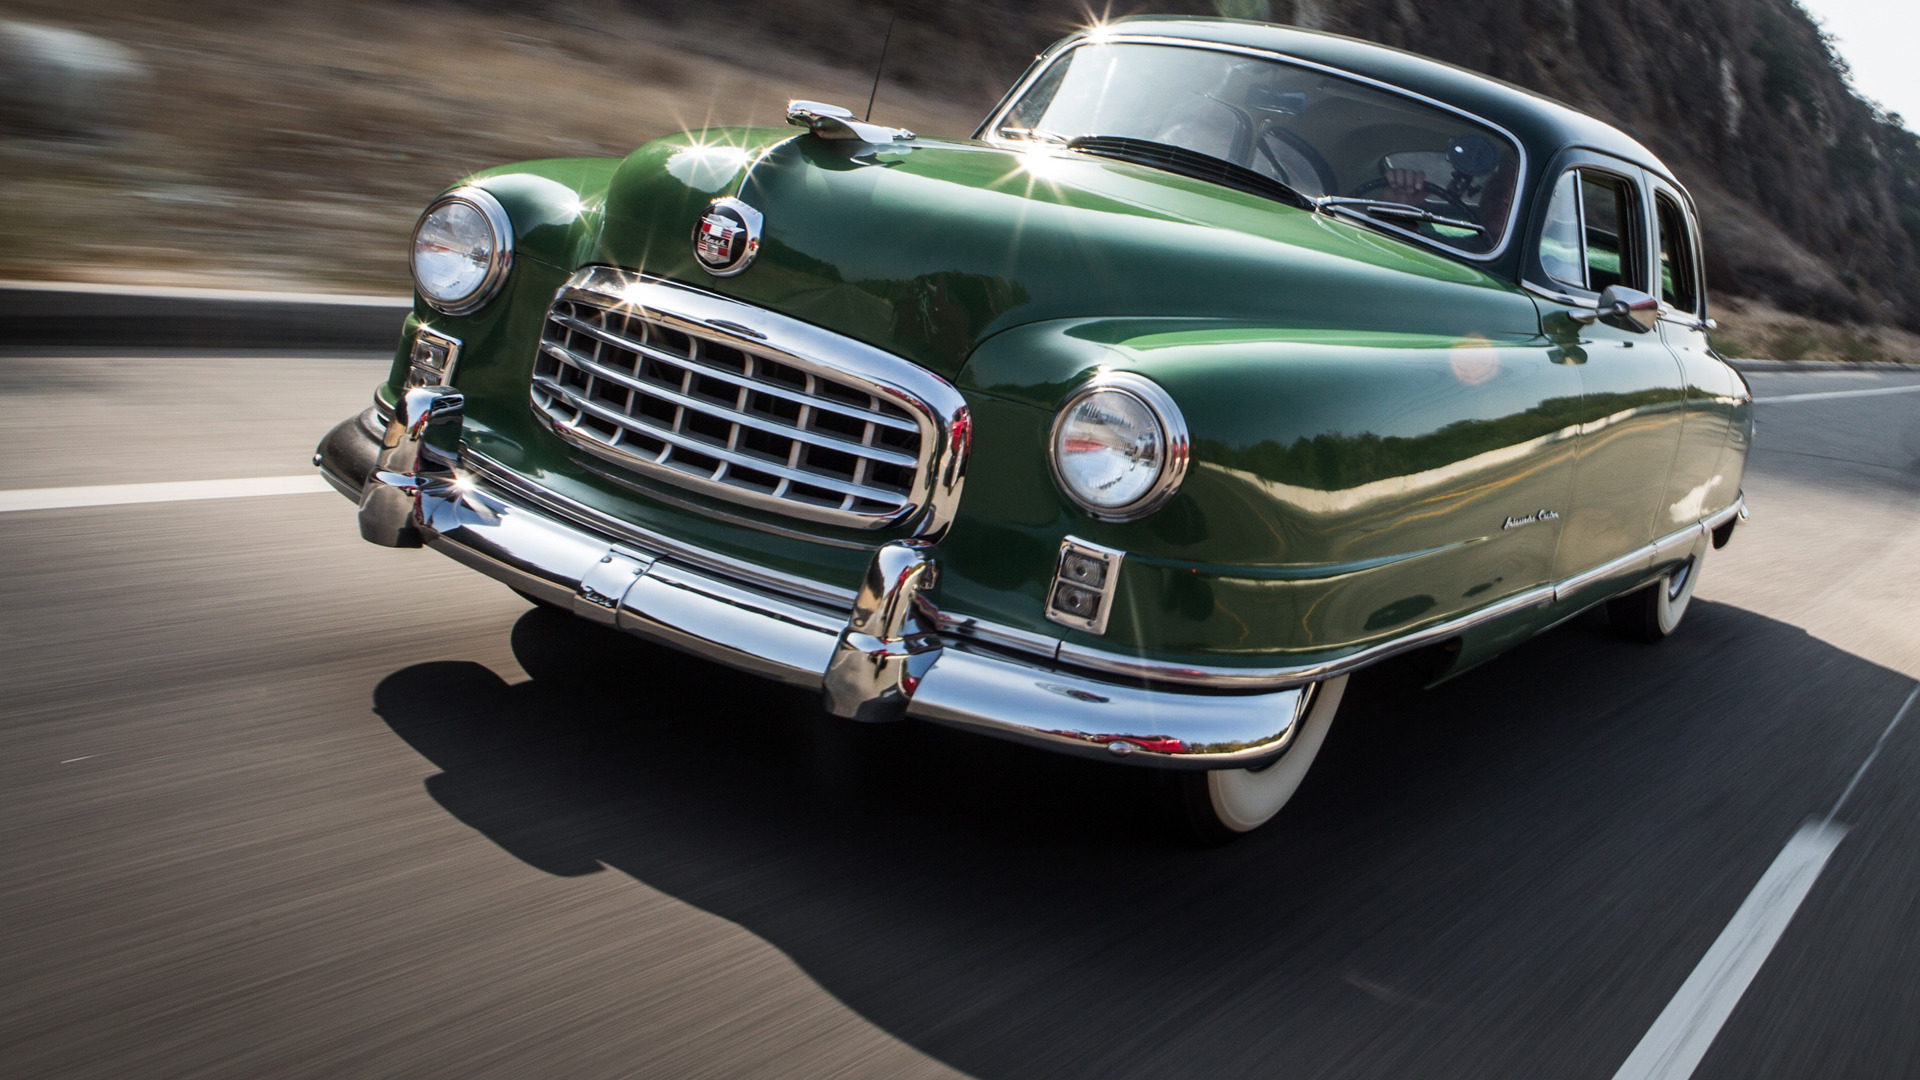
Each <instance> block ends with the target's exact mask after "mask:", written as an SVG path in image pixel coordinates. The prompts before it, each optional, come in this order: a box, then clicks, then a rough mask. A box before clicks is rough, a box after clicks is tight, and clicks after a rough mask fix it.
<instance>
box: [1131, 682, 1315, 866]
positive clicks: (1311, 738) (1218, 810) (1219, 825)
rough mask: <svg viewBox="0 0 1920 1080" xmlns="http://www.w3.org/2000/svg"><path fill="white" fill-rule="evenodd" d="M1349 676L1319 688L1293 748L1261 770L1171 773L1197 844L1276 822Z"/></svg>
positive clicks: (1222, 839) (1304, 772) (1303, 774)
mask: <svg viewBox="0 0 1920 1080" xmlns="http://www.w3.org/2000/svg"><path fill="white" fill-rule="evenodd" d="M1346 689H1347V676H1345V675H1341V676H1337V677H1335V678H1332V679H1328V680H1326V681H1325V682H1322V683H1320V684H1319V685H1318V686H1316V687H1315V688H1314V690H1313V699H1312V701H1311V702H1309V703H1308V706H1307V713H1306V715H1305V716H1304V717H1302V718H1301V720H1300V728H1299V730H1298V731H1296V732H1294V735H1293V742H1292V744H1291V745H1289V746H1288V747H1287V752H1286V753H1285V754H1283V755H1281V757H1280V759H1279V760H1278V761H1275V762H1274V763H1272V764H1271V765H1267V766H1265V767H1263V768H1258V769H1213V770H1209V771H1207V772H1174V773H1166V774H1164V775H1166V776H1167V777H1168V778H1169V779H1170V782H1171V783H1172V784H1173V785H1174V786H1175V787H1176V788H1177V789H1178V796H1179V804H1180V811H1181V816H1182V817H1183V818H1184V819H1185V824H1186V825H1187V826H1188V829H1189V831H1190V832H1191V833H1192V834H1193V836H1194V838H1195V839H1197V840H1199V841H1201V842H1202V843H1207V844H1223V843H1226V842H1227V841H1229V840H1232V839H1233V838H1235V837H1237V836H1241V835H1244V834H1246V833H1250V832H1252V831H1253V830H1255V829H1257V828H1259V827H1260V826H1262V825H1265V824H1266V823H1267V822H1269V821H1272V820H1273V818H1274V816H1275V815H1277V814H1279V813H1280V811H1281V810H1282V809H1283V808H1285V806H1286V805H1287V803H1288V802H1289V801H1290V800H1292V798H1293V795H1294V792H1296V791H1298V790H1300V782H1301V781H1302V780H1304V779H1306V776H1307V769H1308V768H1310V767H1311V766H1312V765H1313V759H1314V758H1315V757H1317V756H1318V755H1319V753H1320V746H1321V744H1322V743H1323V742H1325V741H1326V738H1327V729H1328V728H1330V727H1332V726H1333V717H1334V714H1335V713H1337V712H1339V711H1340V699H1341V697H1342V696H1343V695H1344V694H1345V693H1346Z"/></svg>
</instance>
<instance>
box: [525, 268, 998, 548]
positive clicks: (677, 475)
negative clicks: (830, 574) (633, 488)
mask: <svg viewBox="0 0 1920 1080" xmlns="http://www.w3.org/2000/svg"><path fill="white" fill-rule="evenodd" d="M530 390H531V395H532V402H533V408H534V412H535V414H536V415H537V416H539V417H540V418H541V419H542V420H544V421H545V422H546V423H547V424H548V425H549V426H550V427H551V428H552V429H553V431H554V432H555V434H557V435H558V436H559V437H560V438H562V439H564V440H566V441H567V442H569V443H571V444H573V445H574V446H576V447H579V448H580V449H583V450H585V451H587V452H588V453H589V454H591V455H592V456H593V457H594V458H595V459H598V460H599V461H601V462H604V463H607V464H610V465H612V466H615V467H617V468H618V469H620V470H624V471H625V472H627V473H630V474H637V475H639V476H641V477H647V478H651V479H656V480H662V481H665V482H668V483H671V484H674V485H676V486H679V487H685V488H691V489H693V490H696V491H700V492H703V493H705V494H709V495H712V496H715V497H717V498H721V499H725V500H728V501H730V502H736V503H743V504H746V505H749V506H754V507H758V508H761V509H765V510H772V511H775V512H778V513H780V514H783V515H787V516H791V517H796V518H800V519H802V520H806V521H812V522H818V523H822V524H831V525H841V526H850V527H854V528H863V529H872V528H881V527H886V526H895V525H902V524H907V523H909V522H911V523H912V524H913V525H914V528H913V532H914V534H915V535H930V534H934V533H937V532H939V531H941V530H943V529H944V528H945V527H946V525H947V523H948V522H949V521H951V519H952V511H953V506H954V503H955V502H956V501H957V498H958V494H959V487H960V481H961V479H962V478H963V477H964V475H965V457H966V450H967V445H966V444H967V435H968V430H969V424H968V421H967V411H966V406H965V403H964V402H963V401H962V400H961V398H960V396H959V394H958V393H957V392H956V391H955V390H954V389H953V387H952V386H950V385H948V384H947V383H946V382H945V381H944V380H942V379H940V378H939V377H937V376H935V375H933V374H931V373H930V372H927V371H925V370H924V369H921V368H919V367H917V366H915V365H913V364H911V363H909V362H908V361H906V360H903V359H901V358H899V357H896V356H893V355H891V354H888V353H885V352H882V351H880V350H877V349H874V348H872V347H871V346H867V345H864V344H862V343H859V342H856V341H853V340H851V339H848V338H844V337H841V336H839V335H837V334H832V333H829V332H827V331H824V330H821V329H820V328H818V327H814V326H811V325H808V324H805V323H801V322H798V321H796V320H792V319H788V318H786V317H784V316H780V315H776V314H774V313H773V312H769V311H765V310H763V309H759V308H754V307H751V306H748V305H744V304H740V303H738V302H736V301H732V300H728V299H726V298H724V297H719V296H714V295H712V294H710V293H705V292H700V291H698V290H694V289H689V288H686V287H684V286H679V285H673V284H670V283H667V282H661V281H655V280H653V279H649V278H645V277H641V276H639V275H636V274H629V273H626V272H623V271H618V270H613V269H611V268H607V267H594V268H591V269H588V270H585V271H582V272H581V273H579V274H576V275H575V276H574V278H573V279H572V280H571V281H569V282H568V284H567V286H566V287H565V288H563V289H561V291H560V294H559V295H558V296H557V297H556V298H555V300H554V303H553V306H552V308H551V310H550V311H549V313H548V319H547V322H546V324H545V326H544V327H543V331H542V335H541V343H540V348H539V352H538V354H537V355H536V357H535V360H534V369H533V373H532V378H531V386H530ZM615 479H621V478H620V477H619V476H615ZM621 482H623V483H629V482H630V481H628V480H624V479H622V480H621Z"/></svg>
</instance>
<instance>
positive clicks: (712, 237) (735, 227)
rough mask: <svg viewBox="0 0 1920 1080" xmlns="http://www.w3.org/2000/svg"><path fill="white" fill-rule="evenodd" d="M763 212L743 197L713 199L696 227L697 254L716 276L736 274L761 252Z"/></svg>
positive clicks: (701, 261)
mask: <svg viewBox="0 0 1920 1080" xmlns="http://www.w3.org/2000/svg"><path fill="white" fill-rule="evenodd" d="M761 221H762V219H761V217H760V211H758V210H755V209H754V208H753V207H751V206H748V205H747V204H746V203H743V202H741V201H740V200H739V199H733V198H722V199H715V200H713V203H712V205H710V206H708V207H707V212H706V214H705V216H703V217H701V219H700V221H699V222H698V223H697V224H695V225H694V227H693V257H694V258H695V259H698V260H699V261H700V265H701V266H703V267H705V268H706V271H707V273H709V274H712V275H713V276H714V277H732V276H733V275H735V274H737V273H739V272H740V271H742V270H745V269H746V268H747V267H748V265H749V264H751V263H752V262H753V257H754V256H755V255H758V254H759V253H760V225H761Z"/></svg>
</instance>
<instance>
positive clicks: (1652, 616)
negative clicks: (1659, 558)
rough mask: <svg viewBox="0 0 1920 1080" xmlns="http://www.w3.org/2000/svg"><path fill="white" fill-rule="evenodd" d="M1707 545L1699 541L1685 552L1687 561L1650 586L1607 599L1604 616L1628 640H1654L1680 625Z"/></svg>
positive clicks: (1696, 580) (1690, 601)
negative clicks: (1690, 549)
mask: <svg viewBox="0 0 1920 1080" xmlns="http://www.w3.org/2000/svg"><path fill="white" fill-rule="evenodd" d="M1709 550H1711V547H1710V546H1709V544H1708V543H1707V542H1706V541H1705V540H1702V541H1701V542H1700V543H1698V544H1695V545H1694V548H1693V551H1692V552H1691V553H1689V554H1688V555H1687V561H1686V562H1683V563H1681V564H1680V565H1679V566H1678V567H1676V568H1675V569H1673V570H1671V571H1668V573H1667V575H1666V576H1665V577H1662V578H1661V579H1660V580H1659V581H1656V582H1654V583H1653V584H1651V585H1647V586H1645V587H1643V588H1640V589H1636V590H1634V591H1633V592H1630V593H1628V594H1627V595H1625V596H1619V597H1615V598H1614V599H1612V600H1609V601H1607V618H1608V619H1609V620H1610V621H1611V622H1612V623H1613V628H1614V630H1615V631H1616V632H1617V633H1619V634H1620V636H1622V637H1624V638H1627V639H1628V640H1630V641H1644V642H1649V643H1651V642H1655V641H1660V640H1662V639H1664V638H1665V637H1666V636H1667V635H1668V634H1671V633H1673V632H1674V631H1675V630H1677V629H1679V627H1680V620H1681V619H1682V618H1684V617H1686V614H1687V607H1688V605H1690V604H1691V603H1692V602H1693V589H1694V586H1695V585H1698V584H1699V582H1700V566H1701V564H1702V563H1703V562H1705V561H1706V558H1707V552H1708V551H1709Z"/></svg>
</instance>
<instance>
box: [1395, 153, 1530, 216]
mask: <svg viewBox="0 0 1920 1080" xmlns="http://www.w3.org/2000/svg"><path fill="white" fill-rule="evenodd" d="M1516 171H1517V170H1516V169H1515V168H1514V166H1513V164H1512V163H1511V162H1502V163H1501V165H1500V167H1499V168H1497V169H1495V170H1494V172H1493V175H1491V176H1489V177H1487V182H1486V185H1485V187H1484V188H1483V189H1482V191H1481V193H1480V204H1479V206H1477V207H1474V208H1473V210H1474V218H1475V220H1477V221H1478V222H1479V224H1481V225H1485V226H1486V227H1487V228H1489V229H1496V230H1497V229H1499V228H1500V226H1501V225H1502V224H1503V223H1504V221H1505V219H1506V216H1507V210H1508V209H1509V208H1510V207H1511V206H1512V205H1513V188H1514V183H1513V182H1514V174H1515V173H1516ZM1381 177H1382V178H1383V179H1385V180H1386V182H1387V184H1386V187H1385V188H1384V189H1382V190H1381V192H1380V197H1381V198H1382V199H1385V200H1386V201H1388V202H1397V203H1401V204H1402V205H1405V206H1419V207H1425V206H1426V205H1427V201H1428V200H1429V199H1431V198H1432V197H1433V193H1432V192H1431V191H1429V190H1427V174H1426V171H1425V170H1424V169H1383V170H1382V171H1381ZM1446 212H1448V211H1446V210H1442V211H1441V213H1446Z"/></svg>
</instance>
